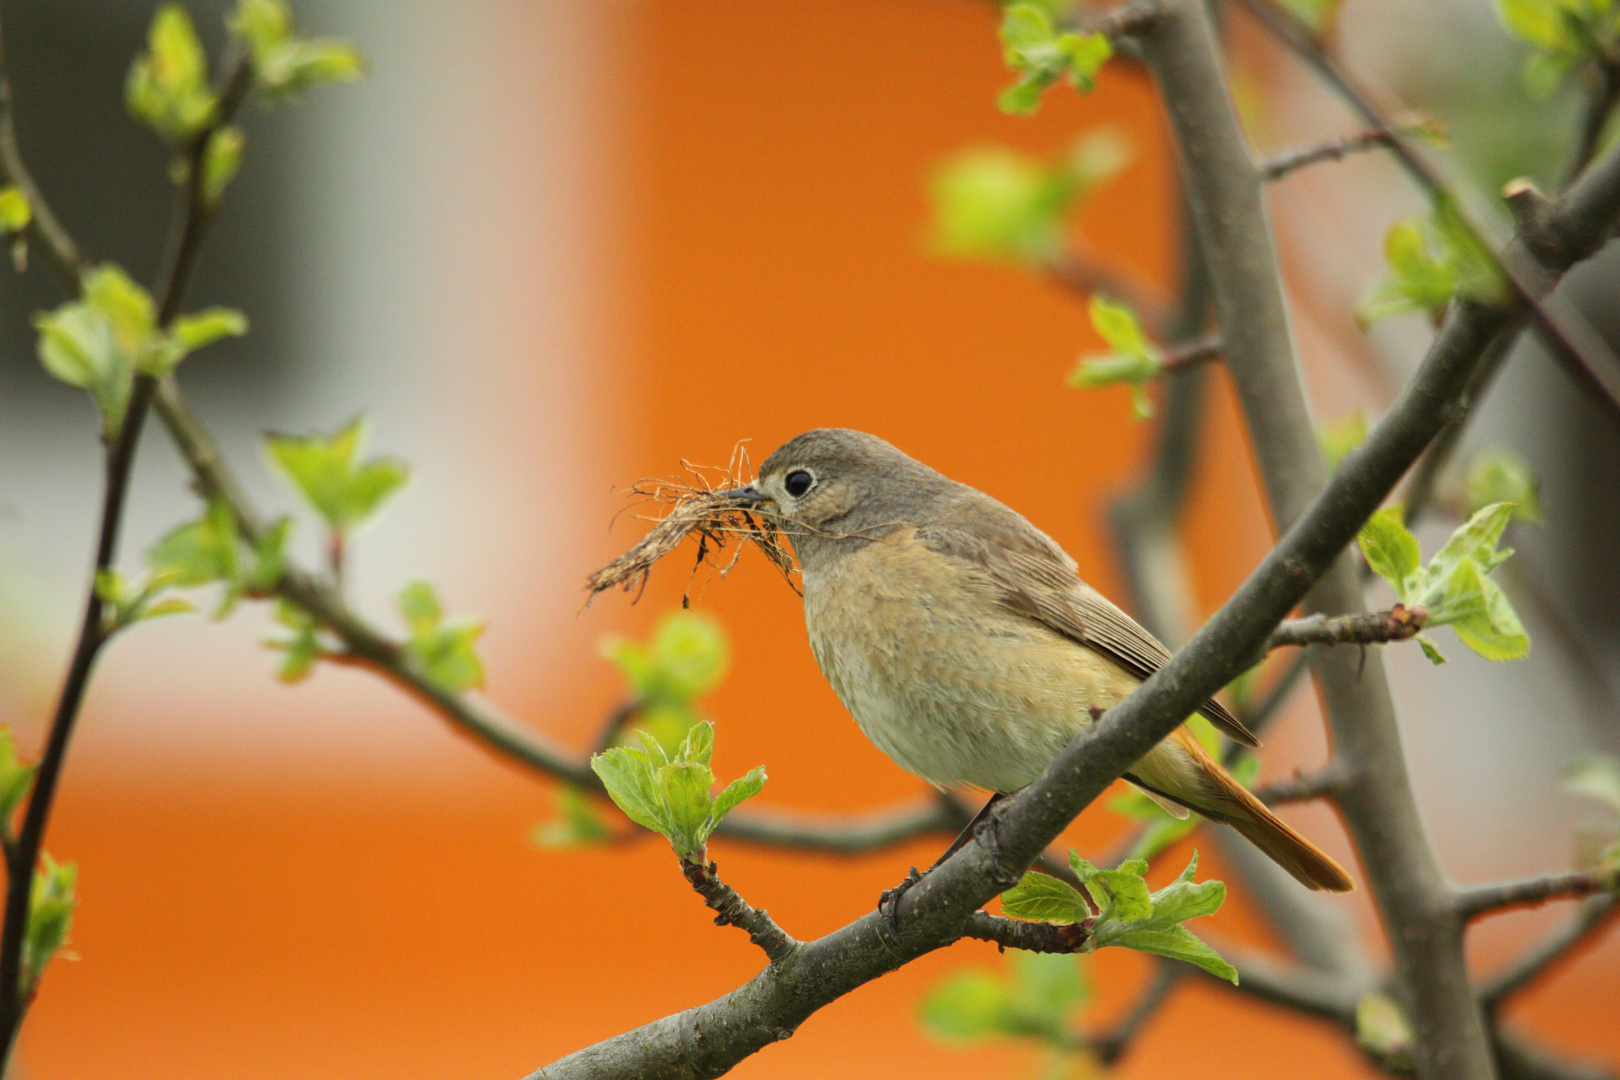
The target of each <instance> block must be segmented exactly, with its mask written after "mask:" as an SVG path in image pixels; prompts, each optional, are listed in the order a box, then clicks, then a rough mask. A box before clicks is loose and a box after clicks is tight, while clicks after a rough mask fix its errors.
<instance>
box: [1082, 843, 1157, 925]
mask: <svg viewBox="0 0 1620 1080" xmlns="http://www.w3.org/2000/svg"><path fill="white" fill-rule="evenodd" d="M1069 865H1070V866H1071V867H1072V868H1073V870H1074V873H1075V876H1076V877H1078V878H1079V879H1080V883H1081V884H1082V885H1084V886H1085V889H1086V892H1087V893H1088V894H1090V896H1091V900H1092V903H1093V904H1095V905H1096V907H1097V909H1098V916H1097V917H1098V921H1099V924H1100V923H1102V922H1104V921H1110V920H1112V921H1123V922H1131V921H1135V920H1139V919H1146V918H1147V917H1148V916H1149V915H1151V914H1152V913H1153V904H1152V901H1151V900H1150V899H1149V896H1148V887H1147V881H1146V880H1144V878H1143V876H1142V875H1144V874H1146V873H1147V869H1148V864H1147V862H1146V861H1145V860H1142V859H1127V860H1125V861H1124V862H1122V863H1120V864H1119V866H1118V867H1117V868H1115V869H1113V870H1102V869H1099V868H1097V867H1095V866H1093V865H1092V864H1091V863H1089V862H1087V861H1086V860H1084V859H1082V858H1080V857H1079V856H1078V855H1076V854H1074V853H1073V852H1070V853H1069Z"/></svg>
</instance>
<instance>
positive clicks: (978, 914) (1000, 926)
mask: <svg viewBox="0 0 1620 1080" xmlns="http://www.w3.org/2000/svg"><path fill="white" fill-rule="evenodd" d="M962 936H963V937H968V938H975V939H977V940H979V941H993V942H995V943H996V944H997V945H999V946H1000V947H1001V950H1002V951H1003V952H1006V951H1007V950H1008V949H1023V950H1024V951H1025V952H1038V953H1077V952H1079V951H1081V950H1082V949H1084V948H1085V947H1086V942H1088V941H1090V940H1091V920H1090V919H1087V920H1086V921H1085V922H1077V923H1049V922H1025V921H1024V920H1023V919H1008V918H1005V917H1003V916H1001V915H992V914H990V913H989V912H988V911H975V912H974V913H973V914H972V915H969V916H968V921H967V922H966V923H965V924H964V925H963V927H962Z"/></svg>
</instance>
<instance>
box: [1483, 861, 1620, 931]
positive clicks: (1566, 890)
mask: <svg viewBox="0 0 1620 1080" xmlns="http://www.w3.org/2000/svg"><path fill="white" fill-rule="evenodd" d="M1613 889H1614V882H1612V881H1609V880H1607V879H1606V878H1605V877H1604V876H1603V875H1601V874H1599V873H1597V872H1596V871H1593V870H1571V871H1568V872H1566V873H1562V874H1548V875H1547V876H1545V877H1537V878H1526V879H1525V880H1523V881H1503V882H1498V883H1496V884H1494V885H1476V886H1473V887H1472V888H1468V889H1463V890H1460V891H1459V892H1458V893H1457V894H1456V897H1455V898H1454V899H1453V901H1452V903H1453V904H1454V905H1455V906H1456V909H1457V916H1458V918H1461V919H1462V920H1463V921H1465V922H1472V921H1473V920H1475V919H1479V918H1483V917H1484V916H1486V915H1496V914H1499V913H1500V912H1503V911H1507V910H1510V909H1512V908H1521V907H1539V906H1540V905H1542V904H1545V903H1546V902H1547V901H1549V900H1567V899H1569V898H1571V897H1581V896H1591V895H1592V894H1593V893H1599V892H1611V891H1613Z"/></svg>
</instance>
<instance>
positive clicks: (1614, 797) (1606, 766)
mask: <svg viewBox="0 0 1620 1080" xmlns="http://www.w3.org/2000/svg"><path fill="white" fill-rule="evenodd" d="M1564 790H1565V791H1567V792H1569V793H1570V794H1571V795H1584V796H1585V797H1586V798H1589V799H1596V800H1597V801H1599V802H1601V803H1606V804H1607V805H1608V806H1609V808H1610V809H1611V810H1613V811H1614V812H1615V813H1617V814H1620V759H1616V758H1613V757H1609V756H1608V755H1606V754H1593V755H1592V756H1590V757H1587V758H1584V759H1582V760H1580V761H1578V762H1576V763H1575V764H1574V765H1572V766H1570V769H1569V771H1568V772H1566V773H1565V774H1564Z"/></svg>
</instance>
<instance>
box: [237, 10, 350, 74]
mask: <svg viewBox="0 0 1620 1080" xmlns="http://www.w3.org/2000/svg"><path fill="white" fill-rule="evenodd" d="M226 25H227V26H229V28H230V30H231V32H232V33H233V34H235V35H236V36H237V37H239V38H241V39H242V40H243V41H244V42H246V44H247V46H248V52H249V54H250V55H251V56H252V57H253V76H254V83H255V85H256V86H257V87H258V89H259V91H260V92H261V93H263V94H265V95H266V96H268V97H272V98H285V97H291V96H294V95H296V94H298V93H300V92H301V91H303V90H307V89H309V88H310V87H313V86H319V85H321V84H323V83H336V82H353V81H355V80H356V79H359V78H360V77H361V76H363V75H364V74H365V61H364V60H362V59H361V57H360V53H359V52H358V51H357V50H356V49H355V48H354V46H352V45H350V44H348V43H347V42H343V41H334V40H331V39H328V38H300V37H297V36H295V34H294V32H293V25H292V14H291V12H289V11H288V9H287V5H286V4H285V3H283V2H282V0H240V2H239V3H238V4H237V6H236V11H235V13H234V14H232V16H231V17H230V19H229V20H227V24H226Z"/></svg>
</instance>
